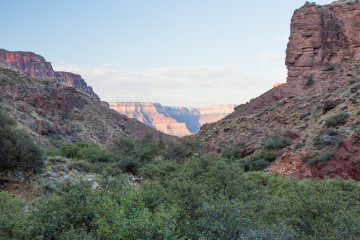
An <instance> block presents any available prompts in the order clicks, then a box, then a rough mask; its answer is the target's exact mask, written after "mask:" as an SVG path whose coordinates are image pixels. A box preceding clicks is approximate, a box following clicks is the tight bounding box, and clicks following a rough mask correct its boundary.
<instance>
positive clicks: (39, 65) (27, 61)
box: [0, 49, 100, 102]
mask: <svg viewBox="0 0 360 240" xmlns="http://www.w3.org/2000/svg"><path fill="white" fill-rule="evenodd" d="M0 59H1V60H3V61H5V62H6V63H8V64H10V65H11V66H13V67H15V68H16V69H18V70H19V71H21V72H23V73H25V74H27V75H29V76H32V77H39V78H43V79H49V80H55V81H57V82H59V83H62V84H64V85H67V86H70V87H75V88H76V89H77V90H79V91H81V92H84V93H86V94H88V95H90V96H91V97H92V98H93V99H94V100H95V101H97V102H100V98H99V96H98V95H97V94H96V93H95V92H94V90H93V89H92V87H90V86H88V85H87V84H86V82H85V80H84V79H82V78H81V76H80V75H78V74H73V73H70V72H56V71H54V70H53V68H52V66H51V63H50V62H46V61H45V59H44V58H43V57H42V56H40V55H37V54H35V53H32V52H11V51H7V50H4V49H0Z"/></svg>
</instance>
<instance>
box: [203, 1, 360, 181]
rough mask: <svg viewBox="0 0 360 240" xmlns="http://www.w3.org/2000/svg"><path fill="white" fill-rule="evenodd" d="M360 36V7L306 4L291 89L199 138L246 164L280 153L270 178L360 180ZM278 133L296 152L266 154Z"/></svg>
mask: <svg viewBox="0 0 360 240" xmlns="http://www.w3.org/2000/svg"><path fill="white" fill-rule="evenodd" d="M359 32H360V1H354V0H350V1H336V2H334V3H332V4H330V5H325V6H320V5H316V4H314V3H306V4H305V5H304V6H303V7H302V8H300V9H298V10H296V11H295V13H294V16H293V18H292V21H291V35H290V38H289V43H288V48H287V52H286V53H287V56H286V65H287V67H288V78H287V82H286V83H285V84H283V85H281V86H277V87H274V88H272V89H271V90H269V91H267V92H266V93H264V94H262V95H260V96H259V97H257V98H255V99H251V100H250V101H249V102H247V103H245V104H242V105H239V106H238V107H237V108H236V110H235V111H234V112H233V113H231V114H229V115H228V116H227V117H225V118H224V119H222V120H220V121H218V122H216V123H212V124H204V125H203V126H202V127H201V129H200V131H199V133H198V134H197V135H196V137H199V138H201V139H202V140H203V141H204V142H205V146H206V149H207V151H209V152H213V153H216V154H221V152H222V151H223V149H225V148H228V147H232V148H237V149H238V150H242V157H246V156H247V155H250V154H253V153H255V154H256V153H260V152H261V151H264V150H266V151H268V150H271V151H276V152H277V153H278V157H277V159H276V160H275V162H274V163H273V164H272V166H270V167H269V168H268V169H267V171H268V172H270V173H275V172H278V173H279V174H281V175H283V176H291V177H299V178H312V179H314V178H323V177H325V176H329V177H331V178H333V177H336V176H339V177H342V178H345V179H348V178H352V179H356V180H360V165H359V164H358V162H359V158H358V157H359V153H358V150H359V147H360V141H359V139H360V131H359V124H360V122H359V117H358V114H359V113H358V112H359V111H358V109H359V104H360V34H359ZM339 119H340V120H339ZM334 122H335V123H334ZM279 134H280V136H281V137H282V138H288V140H289V141H291V142H292V144H291V146H286V147H284V146H282V147H279V149H276V150H274V148H269V147H267V146H266V143H269V141H274V139H276V136H278V135H279ZM290 139H291V140H290ZM275 141H278V140H275ZM249 157H250V158H248V159H251V156H249Z"/></svg>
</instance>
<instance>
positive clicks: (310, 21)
mask: <svg viewBox="0 0 360 240" xmlns="http://www.w3.org/2000/svg"><path fill="white" fill-rule="evenodd" d="M359 32H360V3H359V2H358V1H355V0H353V1H349V0H347V1H344V0H343V1H336V2H333V3H332V4H329V5H324V6H320V5H316V4H315V3H307V4H305V5H304V6H303V7H301V8H300V9H298V10H296V11H295V12H294V15H293V17H292V19H291V34H290V38H289V43H288V45H287V50H286V66H287V68H288V79H287V82H288V83H290V82H294V81H299V79H300V77H301V76H304V75H306V74H308V73H311V72H312V71H313V70H321V69H322V68H323V67H324V66H327V65H329V64H332V63H339V62H342V61H349V60H350V61H351V60H360V34H359Z"/></svg>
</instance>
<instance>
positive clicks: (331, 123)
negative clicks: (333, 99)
mask: <svg viewBox="0 0 360 240" xmlns="http://www.w3.org/2000/svg"><path fill="white" fill-rule="evenodd" d="M349 117H350V115H349V114H348V113H338V114H336V115H333V116H330V117H328V118H327V119H326V120H325V126H326V127H328V128H329V127H336V126H337V125H340V124H345V123H346V120H347V119H348V118H349Z"/></svg>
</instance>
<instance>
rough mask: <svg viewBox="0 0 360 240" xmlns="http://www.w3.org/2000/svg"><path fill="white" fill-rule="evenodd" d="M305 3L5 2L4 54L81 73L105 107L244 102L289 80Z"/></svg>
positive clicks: (0, 20) (0, 19)
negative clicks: (290, 45) (297, 18)
mask: <svg viewBox="0 0 360 240" xmlns="http://www.w3.org/2000/svg"><path fill="white" fill-rule="evenodd" d="M330 2H331V1H317V3H318V4H328V3H330ZM304 3H305V1H300V0H273V1H265V0H258V1H242V0H217V1H215V0H101V1H100V0H76V1H75V0H51V1H49V0H31V1H28V0H16V1H15V0H2V4H1V5H2V13H1V15H0V24H1V32H2V37H1V40H0V43H1V44H0V48H5V49H7V50H11V51H15V50H22V51H32V52H35V53H38V54H40V55H42V56H44V57H45V59H46V60H47V61H50V62H51V63H52V64H53V66H54V68H55V69H56V70H64V71H71V72H74V73H79V74H81V75H82V76H83V78H84V79H85V80H86V81H87V82H88V84H89V85H91V86H93V87H94V89H95V91H96V92H97V93H98V94H99V95H100V97H101V98H102V99H104V100H106V101H148V102H160V103H162V104H164V105H182V106H194V107H198V106H207V105H215V104H226V103H233V104H240V103H244V102H246V101H247V100H249V99H250V98H252V97H256V96H258V95H259V94H261V93H263V92H265V91H266V90H268V89H270V88H271V86H272V85H273V84H274V83H276V82H285V81H286V68H285V65H284V57H285V50H286V43H287V37H288V35H289V32H290V19H291V16H292V14H293V11H294V10H295V9H297V8H299V7H301V6H302V5H303V4H304Z"/></svg>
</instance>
